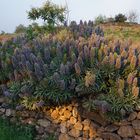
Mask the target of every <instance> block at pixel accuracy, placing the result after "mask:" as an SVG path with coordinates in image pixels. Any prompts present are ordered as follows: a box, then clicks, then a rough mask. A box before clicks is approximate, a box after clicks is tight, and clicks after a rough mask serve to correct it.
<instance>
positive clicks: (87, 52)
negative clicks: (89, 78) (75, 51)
mask: <svg viewBox="0 0 140 140" xmlns="http://www.w3.org/2000/svg"><path fill="white" fill-rule="evenodd" d="M84 56H85V58H86V59H87V58H89V48H88V47H87V46H84Z"/></svg>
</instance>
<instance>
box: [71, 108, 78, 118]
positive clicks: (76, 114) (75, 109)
mask: <svg viewBox="0 0 140 140" xmlns="http://www.w3.org/2000/svg"><path fill="white" fill-rule="evenodd" d="M72 115H73V117H75V118H76V117H77V116H78V109H77V107H74V108H73V110H72Z"/></svg>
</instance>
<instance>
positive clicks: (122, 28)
mask: <svg viewBox="0 0 140 140" xmlns="http://www.w3.org/2000/svg"><path fill="white" fill-rule="evenodd" d="M102 26H103V29H104V32H105V36H106V37H108V36H111V35H112V36H113V37H114V38H120V39H131V40H132V41H134V42H139V41H140V26H139V25H129V26H128V25H102Z"/></svg>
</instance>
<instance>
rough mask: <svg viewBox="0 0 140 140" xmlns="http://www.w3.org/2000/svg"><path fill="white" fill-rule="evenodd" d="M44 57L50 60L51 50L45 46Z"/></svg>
mask: <svg viewBox="0 0 140 140" xmlns="http://www.w3.org/2000/svg"><path fill="white" fill-rule="evenodd" d="M44 58H45V60H47V61H49V60H50V50H49V49H48V48H45V50H44Z"/></svg>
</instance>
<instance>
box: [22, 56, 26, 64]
mask: <svg viewBox="0 0 140 140" xmlns="http://www.w3.org/2000/svg"><path fill="white" fill-rule="evenodd" d="M21 63H22V64H23V65H24V66H25V65H26V57H25V55H23V54H22V55H21Z"/></svg>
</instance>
